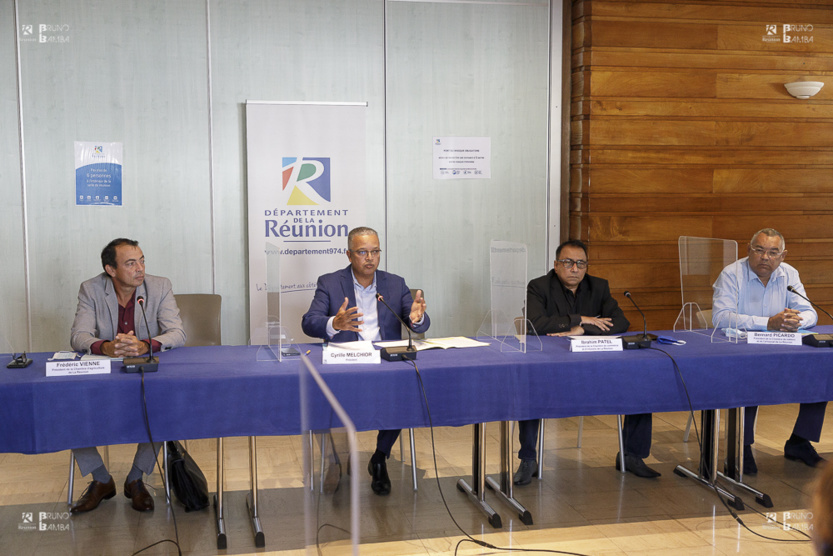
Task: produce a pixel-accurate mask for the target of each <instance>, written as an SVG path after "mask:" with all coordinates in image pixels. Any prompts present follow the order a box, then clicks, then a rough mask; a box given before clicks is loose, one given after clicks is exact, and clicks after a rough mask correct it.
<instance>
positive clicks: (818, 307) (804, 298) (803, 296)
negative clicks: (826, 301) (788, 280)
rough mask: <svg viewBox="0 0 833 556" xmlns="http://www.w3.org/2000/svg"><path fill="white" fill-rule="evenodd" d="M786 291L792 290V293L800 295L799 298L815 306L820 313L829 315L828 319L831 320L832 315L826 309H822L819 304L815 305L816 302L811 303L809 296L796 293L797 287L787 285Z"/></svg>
mask: <svg viewBox="0 0 833 556" xmlns="http://www.w3.org/2000/svg"><path fill="white" fill-rule="evenodd" d="M787 291H788V292H792V293H794V294H795V295H797V296H798V297H800V298H801V299H803V300H805V301H806V302H808V303H809V304H810V305H812V306H813V307H815V308H816V309H819V310H821V312H822V313H824V314H825V315H827V316H828V317H830V319H831V320H833V315H831V314H830V313H828V312H827V311H825V310H824V309H822V308H821V307H820V306H819V305H817V304H815V303H813V302H812V301H810V298H809V297H807V296H806V295H802V294H800V293H798V290H797V289H795V288H794V287H792V286H787Z"/></svg>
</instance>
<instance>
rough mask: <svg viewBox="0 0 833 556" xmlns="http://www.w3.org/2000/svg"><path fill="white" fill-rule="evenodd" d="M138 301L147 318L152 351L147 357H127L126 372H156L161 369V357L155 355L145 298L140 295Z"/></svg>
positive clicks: (146, 324) (146, 322)
mask: <svg viewBox="0 0 833 556" xmlns="http://www.w3.org/2000/svg"><path fill="white" fill-rule="evenodd" d="M136 303H138V304H139V307H141V308H142V317H144V319H145V329H146V330H147V331H148V346H149V348H150V352H149V354H148V356H147V357H125V358H124V361H123V364H124V372H126V373H154V372H156V371H158V370H159V358H158V357H154V356H153V340H152V339H151V337H150V326H149V325H148V316H147V313H145V298H144V296H142V295H140V296H138V297H137V298H136Z"/></svg>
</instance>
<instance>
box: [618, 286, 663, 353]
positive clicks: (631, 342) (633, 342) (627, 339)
mask: <svg viewBox="0 0 833 556" xmlns="http://www.w3.org/2000/svg"><path fill="white" fill-rule="evenodd" d="M625 297H627V298H628V299H630V300H631V303H633V306H634V307H636V310H637V311H639V314H640V315H642V335H641V336H622V346H623V347H624V348H625V349H640V348H649V347H651V341H652V340H656V336H654V335H653V334H651V335H649V334H648V319H646V318H645V313H643V312H642V309H640V308H639V305H637V304H636V301H634V300H633V297H632V296H631V292H629V291H627V290H625Z"/></svg>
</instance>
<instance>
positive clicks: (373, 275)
mask: <svg viewBox="0 0 833 556" xmlns="http://www.w3.org/2000/svg"><path fill="white" fill-rule="evenodd" d="M381 254H382V250H381V249H380V248H379V234H377V233H376V231H375V230H373V229H372V228H367V227H361V228H354V229H353V230H350V233H349V234H348V236H347V258H348V259H349V260H350V266H347V267H346V268H343V269H341V270H338V271H336V272H332V273H330V274H325V275H323V276H320V277H319V278H318V284H317V286H316V288H315V295H314V296H313V299H312V303H311V304H310V307H309V310H308V311H307V312H306V313H305V314H304V316H303V317H302V318H301V328H302V329H303V331H304V334H306V335H307V336H312V337H314V338H321V339H322V340H324V341H332V342H355V341H357V340H366V341H370V342H375V341H379V340H400V339H401V338H402V326H401V324H400V322H399V319H397V318H396V315H394V314H393V313H392V312H391V310H389V309H388V308H386V307H384V306H383V304H382V303H381V302H380V301H378V300H377V298H376V294H377V293H378V294H379V296H380V297H381V298H383V299H384V301H385V302H386V303H387V304H388V305H389V306H390V307H391V308H392V310H393V311H395V312H396V314H397V315H399V317H400V318H401V319H402V320H403V321H404V322H405V323H407V325H408V328H410V329H411V330H412V331H413V332H415V333H417V334H421V333H423V332H425V331H426V330H428V327H429V326H430V325H431V319H430V318H428V314H427V313H426V312H425V308H426V305H425V298H424V297H423V295H422V290H417V291H416V298H415V299H414V298H413V297H412V296H411V290H410V288H408V286H407V284H405V280H404V279H403V278H402V277H400V276H397V275H396V274H391V273H390V272H385V271H383V270H379V261H380V260H381ZM398 437H399V430H398V429H397V430H382V431H379V434H378V435H377V437H376V451H375V452H374V453H373V455H372V456H371V458H370V462H369V463H368V467H367V470H368V473H369V474H370V476H371V481H370V488H371V489H372V490H373V492H375V493H376V494H379V495H386V494H390V488H391V485H390V477H389V476H388V471H387V463H386V460H387V459H388V458H389V457H390V451H391V448H392V447H393V444H394V442H396V439H397V438H398Z"/></svg>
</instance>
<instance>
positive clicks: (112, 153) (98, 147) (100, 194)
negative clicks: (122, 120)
mask: <svg viewBox="0 0 833 556" xmlns="http://www.w3.org/2000/svg"><path fill="white" fill-rule="evenodd" d="M121 169H122V144H121V143H103V142H94V141H76V142H75V204H76V205H112V206H121V202H122V194H121V183H122V181H121Z"/></svg>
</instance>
